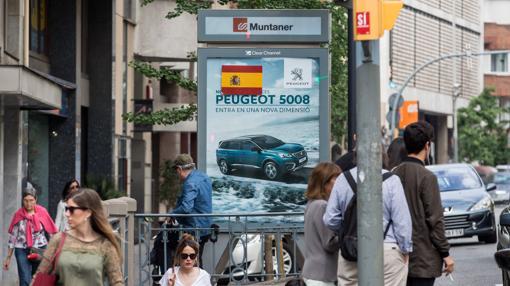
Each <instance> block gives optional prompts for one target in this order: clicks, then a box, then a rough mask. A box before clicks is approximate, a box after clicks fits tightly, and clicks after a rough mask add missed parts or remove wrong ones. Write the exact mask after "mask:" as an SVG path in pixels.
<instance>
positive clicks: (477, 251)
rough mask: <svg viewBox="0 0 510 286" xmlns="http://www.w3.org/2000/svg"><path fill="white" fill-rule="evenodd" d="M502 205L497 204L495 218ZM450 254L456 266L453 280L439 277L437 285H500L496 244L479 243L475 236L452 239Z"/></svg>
mask: <svg viewBox="0 0 510 286" xmlns="http://www.w3.org/2000/svg"><path fill="white" fill-rule="evenodd" d="M502 209H503V206H497V208H496V214H497V216H496V217H497V219H498V218H499V213H500V212H501V210H502ZM450 243H451V244H452V249H451V252H450V253H451V254H452V255H453V257H454V259H455V262H456V268H455V272H454V273H453V281H452V280H451V279H450V278H449V277H444V276H443V277H441V278H440V279H439V280H438V281H437V282H436V284H435V285H437V286H452V285H462V286H489V285H490V286H492V285H502V284H501V283H502V282H501V271H500V270H499V268H498V266H497V265H496V262H495V261H494V252H495V251H496V244H495V243H494V244H483V243H479V242H478V239H477V238H476V237H474V238H468V239H454V240H451V241H450Z"/></svg>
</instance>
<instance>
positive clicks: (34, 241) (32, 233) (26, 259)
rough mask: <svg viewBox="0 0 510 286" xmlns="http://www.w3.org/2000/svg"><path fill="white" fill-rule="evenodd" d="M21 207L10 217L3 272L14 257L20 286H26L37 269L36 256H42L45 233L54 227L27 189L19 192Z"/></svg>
mask: <svg viewBox="0 0 510 286" xmlns="http://www.w3.org/2000/svg"><path fill="white" fill-rule="evenodd" d="M22 198H23V206H22V207H21V208H19V209H18V210H17V211H16V212H15V213H14V216H13V217H12V220H11V224H10V225H9V230H8V232H9V242H8V250H7V258H6V259H5V260H4V265H3V268H4V270H9V265H10V262H11V257H12V254H13V253H14V255H15V256H16V264H17V265H18V276H19V282H20V285H21V286H28V285H29V284H30V281H31V280H32V275H33V274H34V273H35V271H36V270H37V267H38V266H39V263H40V259H41V258H42V257H38V256H39V253H40V254H42V252H43V250H42V249H44V248H46V246H47V244H48V241H47V239H46V235H45V232H46V233H48V234H50V235H53V234H54V233H56V232H57V227H56V226H55V224H54V223H53V220H52V219H51V217H50V215H49V214H48V211H47V210H46V209H45V208H44V207H42V206H40V205H38V204H37V192H36V190H35V189H34V188H32V187H28V188H26V189H25V190H24V191H23V195H22Z"/></svg>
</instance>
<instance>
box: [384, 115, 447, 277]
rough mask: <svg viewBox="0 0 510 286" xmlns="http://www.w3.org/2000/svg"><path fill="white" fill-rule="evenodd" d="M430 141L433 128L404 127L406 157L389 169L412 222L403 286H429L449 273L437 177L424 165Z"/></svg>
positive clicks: (418, 124) (423, 124) (422, 125)
mask: <svg viewBox="0 0 510 286" xmlns="http://www.w3.org/2000/svg"><path fill="white" fill-rule="evenodd" d="M433 138H434V128H433V127H432V126H431V125H430V124H429V123H427V122H425V121H419V122H416V123H413V124H410V125H408V126H407V127H406V129H405V131H404V142H405V145H406V149H407V152H408V154H409V155H408V157H407V158H406V159H405V160H404V162H402V163H401V164H400V165H399V166H397V167H396V168H395V169H394V170H393V172H394V173H395V174H396V175H398V176H399V177H400V180H401V181H402V185H403V186H404V192H405V195H406V199H407V204H408V206H409V210H410V212H411V219H412V221H413V252H412V253H411V255H410V259H409V274H408V278H407V286H431V285H434V281H435V278H436V277H439V276H441V273H442V272H445V273H446V274H447V275H448V274H450V273H451V272H452V271H453V265H454V261H453V258H452V257H451V256H450V254H449V250H450V245H449V243H448V240H447V239H446V236H445V231H444V218H443V207H442V204H441V197H440V194H439V186H438V184H437V178H436V176H435V175H434V174H433V173H432V172H431V171H429V170H427V169H426V168H425V163H424V162H425V160H426V158H427V157H428V156H429V153H430V149H431V147H430V145H431V141H432V140H433ZM443 266H444V268H443Z"/></svg>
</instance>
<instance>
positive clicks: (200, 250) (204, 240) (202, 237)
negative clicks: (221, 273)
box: [198, 234, 211, 269]
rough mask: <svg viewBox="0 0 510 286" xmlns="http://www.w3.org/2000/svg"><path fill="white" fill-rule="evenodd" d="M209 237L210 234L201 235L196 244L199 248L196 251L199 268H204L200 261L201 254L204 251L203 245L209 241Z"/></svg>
mask: <svg viewBox="0 0 510 286" xmlns="http://www.w3.org/2000/svg"><path fill="white" fill-rule="evenodd" d="M209 238H211V235H210V234H208V235H204V236H201V237H200V241H199V242H198V244H199V246H200V249H199V252H198V263H199V266H200V268H202V269H203V268H204V266H203V265H204V264H203V263H202V254H203V253H204V246H205V244H206V243H207V242H208V241H209Z"/></svg>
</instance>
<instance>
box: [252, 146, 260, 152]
mask: <svg viewBox="0 0 510 286" xmlns="http://www.w3.org/2000/svg"><path fill="white" fill-rule="evenodd" d="M251 150H252V151H254V152H260V148H259V147H257V146H254V147H251Z"/></svg>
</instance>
